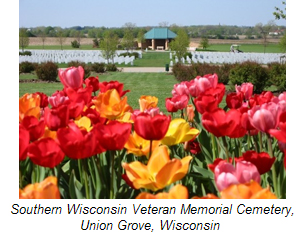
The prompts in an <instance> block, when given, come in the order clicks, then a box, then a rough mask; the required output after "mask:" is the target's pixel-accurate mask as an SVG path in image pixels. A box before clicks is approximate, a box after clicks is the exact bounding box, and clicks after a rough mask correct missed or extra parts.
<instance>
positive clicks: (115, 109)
mask: <svg viewBox="0 0 298 235" xmlns="http://www.w3.org/2000/svg"><path fill="white" fill-rule="evenodd" d="M93 103H94V105H95V108H96V110H97V111H98V112H99V113H100V116H101V117H104V118H108V119H110V120H115V119H118V118H121V117H122V116H123V115H124V114H125V112H132V111H133V110H132V108H131V107H130V106H129V105H128V104H127V97H126V96H125V97H124V98H123V99H121V97H120V95H119V93H118V92H117V90H116V89H112V90H107V91H106V92H105V93H100V94H99V95H98V96H97V97H96V98H95V99H94V100H93Z"/></svg>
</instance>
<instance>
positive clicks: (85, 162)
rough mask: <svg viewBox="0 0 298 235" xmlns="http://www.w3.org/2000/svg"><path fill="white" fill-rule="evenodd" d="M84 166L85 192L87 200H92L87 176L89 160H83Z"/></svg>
mask: <svg viewBox="0 0 298 235" xmlns="http://www.w3.org/2000/svg"><path fill="white" fill-rule="evenodd" d="M82 164H83V175H84V186H85V191H86V198H87V199H90V195H89V187H88V175H87V172H88V170H87V159H82Z"/></svg>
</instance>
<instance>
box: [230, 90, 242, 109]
mask: <svg viewBox="0 0 298 235" xmlns="http://www.w3.org/2000/svg"><path fill="white" fill-rule="evenodd" d="M242 102H243V94H242V93H236V92H232V93H230V94H228V95H227V96H226V103H227V106H228V107H229V108H230V109H238V108H241V107H242Z"/></svg>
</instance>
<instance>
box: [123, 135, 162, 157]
mask: <svg viewBox="0 0 298 235" xmlns="http://www.w3.org/2000/svg"><path fill="white" fill-rule="evenodd" d="M159 145H160V141H155V140H154V141H152V152H153V151H154V149H156V148H157V147H158V146H159ZM124 147H125V148H126V149H127V152H128V153H133V154H134V155H136V156H139V157H141V156H146V157H147V158H148V157H149V156H148V155H149V148H150V140H145V139H143V138H142V137H140V136H139V135H138V134H137V133H136V132H133V134H131V135H130V136H129V139H128V141H127V142H126V144H125V145H124Z"/></svg>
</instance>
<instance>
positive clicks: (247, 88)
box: [235, 82, 254, 100]
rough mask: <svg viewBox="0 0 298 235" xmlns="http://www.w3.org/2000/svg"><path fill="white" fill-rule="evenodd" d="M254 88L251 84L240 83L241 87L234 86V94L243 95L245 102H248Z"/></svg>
mask: <svg viewBox="0 0 298 235" xmlns="http://www.w3.org/2000/svg"><path fill="white" fill-rule="evenodd" d="M253 89H254V86H253V84H252V83H250V82H247V83H242V84H241V86H238V85H235V90H236V93H237V94H238V93H242V94H243V95H244V98H245V100H249V98H250V97H251V96H252V93H253Z"/></svg>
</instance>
